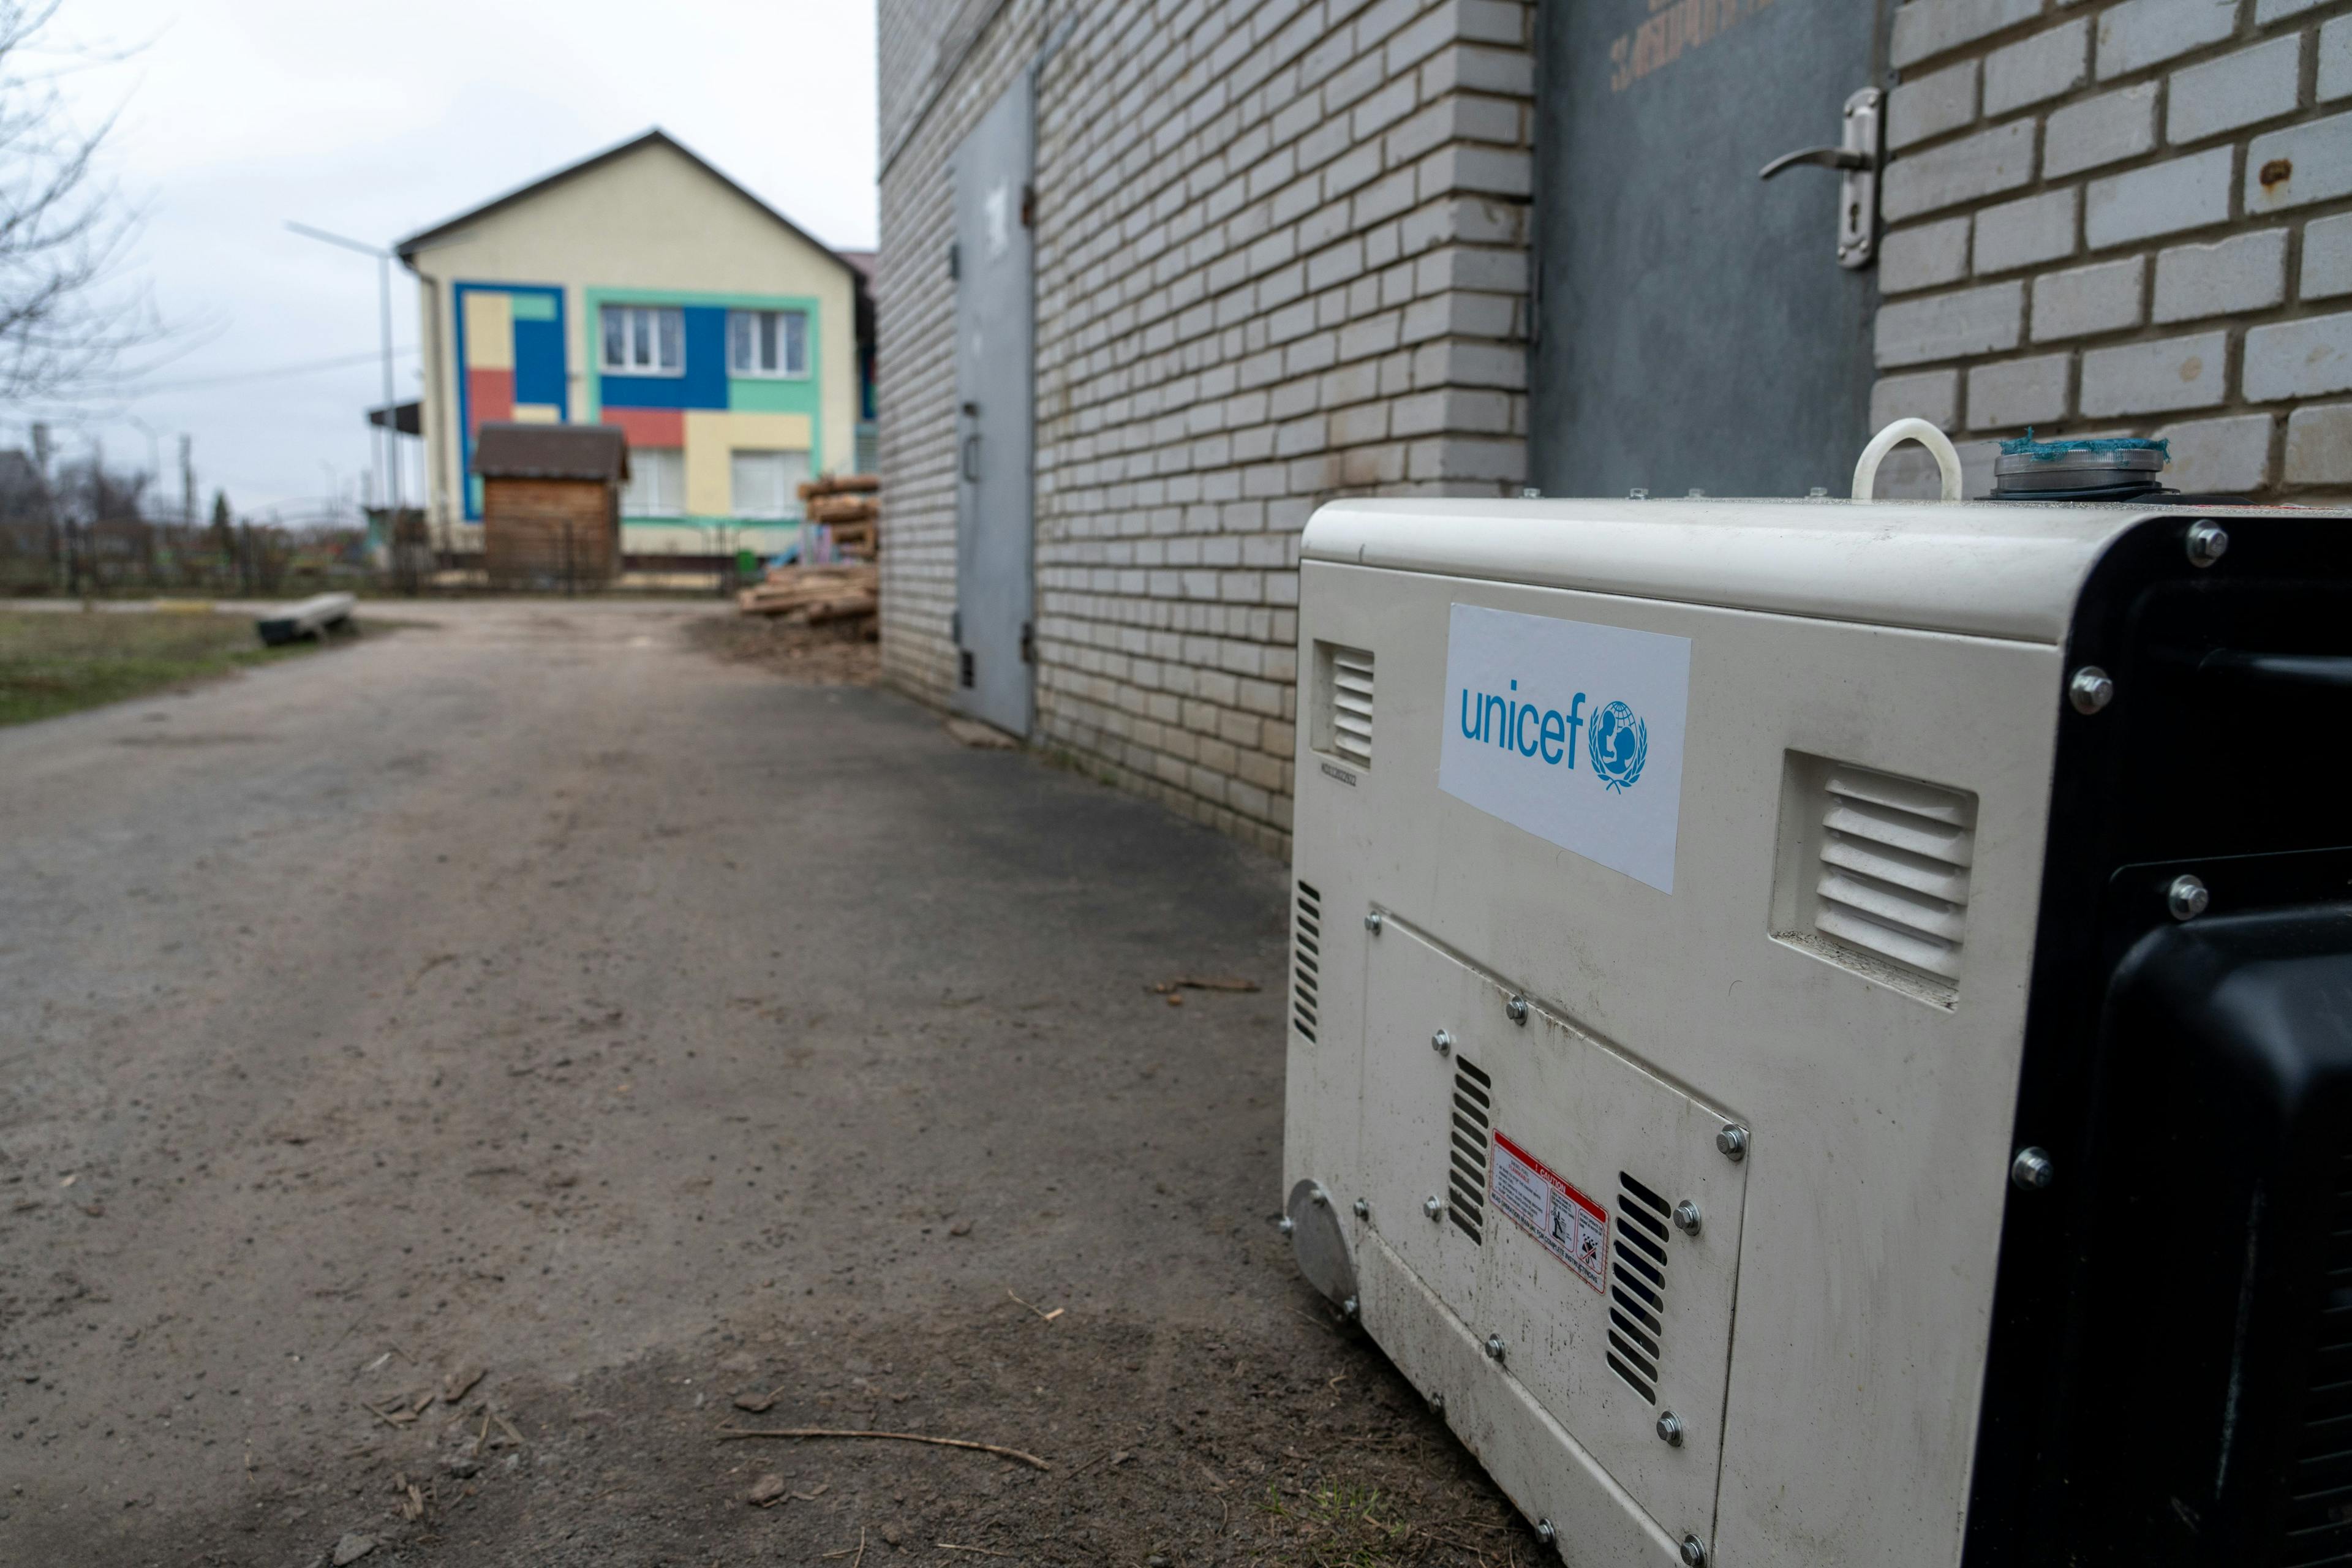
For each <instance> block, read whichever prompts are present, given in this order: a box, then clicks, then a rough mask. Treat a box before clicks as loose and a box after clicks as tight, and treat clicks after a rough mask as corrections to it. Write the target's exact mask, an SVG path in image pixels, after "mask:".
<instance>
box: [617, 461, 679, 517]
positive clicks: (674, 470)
mask: <svg viewBox="0 0 2352 1568" xmlns="http://www.w3.org/2000/svg"><path fill="white" fill-rule="evenodd" d="M657 455H658V456H657ZM648 459H652V460H648ZM665 459H675V461H674V462H672V461H668V460H665ZM656 473H660V474H666V475H667V474H675V475H676V476H677V494H676V495H674V496H673V495H667V494H665V495H662V496H659V497H656V498H655V500H656V501H657V502H658V503H660V504H656V505H651V506H642V505H640V504H639V497H640V496H641V495H642V494H643V487H644V486H645V485H646V481H647V480H649V479H652V478H653V476H654V475H655V474H656ZM685 515H686V448H685V447H639V448H637V449H636V450H635V451H634V452H631V453H630V454H629V480H628V483H627V484H626V485H625V486H624V487H623V488H622V490H621V516H622V517H623V519H628V518H644V517H684V516H685Z"/></svg>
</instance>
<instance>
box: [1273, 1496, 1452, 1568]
mask: <svg viewBox="0 0 2352 1568" xmlns="http://www.w3.org/2000/svg"><path fill="white" fill-rule="evenodd" d="M1258 1508H1259V1510H1260V1511H1261V1512H1263V1513H1266V1514H1269V1515H1271V1516H1272V1517H1274V1518H1275V1519H1277V1520H1280V1521H1284V1523H1285V1524H1286V1526H1287V1527H1288V1529H1287V1531H1286V1533H1287V1534H1288V1536H1289V1540H1288V1541H1287V1542H1286V1545H1287V1546H1288V1548H1289V1551H1288V1552H1287V1553H1286V1554H1285V1555H1284V1557H1282V1558H1281V1559H1279V1561H1284V1562H1289V1563H1300V1564H1302V1565H1311V1568H1387V1565H1389V1564H1392V1563H1417V1562H1420V1561H1422V1560H1423V1543H1421V1542H1415V1541H1414V1540H1413V1539H1412V1538H1413V1536H1414V1534H1415V1531H1414V1527H1413V1526H1412V1524H1410V1523H1407V1522H1404V1521H1401V1520H1399V1519H1397V1518H1395V1517H1394V1514H1395V1512H1396V1511H1397V1510H1393V1509H1392V1508H1391V1500H1390V1498H1389V1497H1388V1496H1387V1494H1385V1493H1383V1492H1382V1491H1381V1489H1380V1488H1378V1487H1371V1486H1360V1485H1354V1484H1350V1483H1349V1482H1346V1481H1324V1482H1321V1483H1320V1484H1318V1486H1317V1487H1316V1488H1315V1489H1314V1490H1312V1491H1307V1492H1301V1493H1295V1494H1293V1495H1291V1496H1289V1497H1285V1496H1284V1495H1283V1493H1282V1489H1281V1488H1280V1487H1279V1486H1278V1485H1276V1483H1275V1482H1273V1481H1268V1482H1267V1483H1266V1488H1265V1497H1264V1498H1263V1499H1262V1500H1260V1501H1259V1503H1258ZM1383 1514H1388V1515H1391V1517H1389V1518H1382V1517H1381V1516H1382V1515H1383Z"/></svg>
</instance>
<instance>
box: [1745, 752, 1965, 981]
mask: <svg viewBox="0 0 2352 1568" xmlns="http://www.w3.org/2000/svg"><path fill="white" fill-rule="evenodd" d="M1789 760H1790V772H1789V780H1788V785H1787V788H1788V795H1787V800H1788V805H1787V806H1786V807H1785V808H1784V816H1783V821H1784V823H1786V825H1787V827H1788V829H1789V832H1790V839H1789V840H1788V850H1787V853H1788V855H1789V857H1790V858H1784V859H1783V861H1782V866H1781V876H1780V884H1781V885H1780V889H1777V890H1776V892H1775V899H1774V901H1775V908H1776V910H1779V911H1780V912H1779V913H1776V915H1775V925H1776V928H1777V929H1776V934H1778V935H1779V936H1780V938H1781V939H1782V940H1783V941H1789V942H1795V943H1796V944H1798V945H1800V946H1802V947H1805V948H1808V949H1810V950H1811V951H1812V952H1815V953H1817V954H1819V955H1820V956H1822V957H1824V958H1828V959H1831V960H1832V961H1834V962H1836V963H1843V964H1845V965H1846V966H1847V967H1849V968H1852V969H1854V970H1856V971H1858V972H1860V973H1863V974H1865V975H1867V976H1869V977H1870V978H1871V979H1873V980H1876V981H1878V982H1880V983H1881V984H1892V985H1895V986H1898V987H1900V988H1903V989H1906V990H1911V991H1914V992H1916V993H1917V994H1922V995H1924V996H1927V997H1928V998H1930V999H1932V1000H1935V1001H1937V1002H1939V1003H1942V1004H1943V1005H1947V1006H1948V1005H1951V1004H1952V1002H1953V1000H1954V999H1955V997H1956V996H1957V994H1958V980H1959V978H1960V967H1961V961H1962V957H1963V952H1962V945H1961V944H1962V939H1963V937H1964V935H1965V933H1966V929H1967V925H1968V913H1969V868H1970V867H1971V866H1973V865H1974V863H1975V860H1976V810H1977V803H1976V796H1974V795H1970V794H1969V793H1968V792H1966V791H1964V790H1956V789H1947V788H1945V787H1943V786H1941V785H1939V784H1922V783H1919V782H1917V781H1916V780H1912V779H1902V778H1895V777H1894V776H1893V775H1891V774H1887V773H1874V772H1873V771H1871V770H1870V769H1867V768H1857V767H1854V766H1853V765H1851V764H1849V763H1839V762H1832V761H1831V760H1829V759H1827V758H1822V757H1809V756H1804V755H1801V754H1799V753H1791V754H1790V759H1789Z"/></svg>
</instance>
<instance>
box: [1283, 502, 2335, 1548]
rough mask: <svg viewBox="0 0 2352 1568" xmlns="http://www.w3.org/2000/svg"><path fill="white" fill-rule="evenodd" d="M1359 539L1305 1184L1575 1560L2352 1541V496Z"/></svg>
mask: <svg viewBox="0 0 2352 1568" xmlns="http://www.w3.org/2000/svg"><path fill="white" fill-rule="evenodd" d="M1302 554H1303V557H1304V559H1303V562H1302V565H1301V584H1300V594H1301V601H1300V629H1299V660H1300V668H1299V706H1300V712H1299V724H1298V748H1297V826H1296V840H1295V877H1296V887H1295V889H1294V891H1295V895H1296V904H1295V910H1294V932H1293V939H1292V940H1293V946H1292V972H1291V976H1290V984H1291V995H1290V997H1289V1006H1290V1028H1289V1070H1288V1110H1287V1117H1286V1148H1285V1159H1284V1183H1285V1188H1286V1194H1287V1199H1286V1205H1285V1215H1286V1218H1285V1222H1284V1223H1285V1228H1286V1229H1287V1230H1288V1231H1289V1232H1290V1233H1291V1237H1292V1241H1293V1244H1294V1246H1295V1247H1296V1251H1297V1260H1298V1263H1299V1266H1300V1268H1302V1269H1303V1270H1304V1272H1305V1273H1306V1275H1307V1278H1308V1279H1310V1280H1312V1281H1313V1282H1314V1284H1315V1285H1316V1286H1317V1287H1318V1289H1321V1290H1322V1291H1323V1292H1324V1293H1325V1294H1327V1295H1328V1297H1329V1298H1330V1299H1331V1300H1333V1301H1334V1302H1335V1303H1336V1304H1338V1305H1339V1307H1340V1309H1341V1310H1344V1311H1345V1312H1347V1313H1348V1314H1349V1315H1350V1316H1353V1317H1355V1318H1356V1319H1357V1320H1358V1321H1360V1323H1361V1325H1362V1328H1363V1330H1364V1331H1365V1332H1367V1333H1369V1334H1370V1336H1371V1337H1372V1339H1373V1340H1374V1341H1375V1342H1378V1344H1379V1345H1380V1346H1381V1349H1382V1350H1383V1351H1384V1352H1386V1353H1387V1354H1388V1355H1389V1356H1390V1358H1391V1360H1392V1361H1393V1362H1394V1363H1395V1364H1396V1366H1397V1367H1398V1368H1399V1370H1400V1371H1401V1372H1402V1373H1403V1374H1404V1376H1405V1377H1407V1378H1408V1379H1410V1380H1411V1381H1412V1384H1414V1385H1415V1386H1416V1387H1417V1388H1419V1389H1420V1390H1421V1391H1422V1393H1423V1394H1424V1395H1425V1397H1426V1398H1427V1399H1428V1401H1429V1403H1430V1405H1431V1407H1432V1408H1433V1409H1436V1410H1440V1411H1442V1413H1443V1415H1444V1420H1445V1421H1446V1422H1447V1424H1448V1425H1449V1426H1451V1427H1452V1428H1453V1430H1454V1432H1455V1433H1456V1434H1457V1435H1458V1436H1460V1438H1461V1440H1462V1441H1463V1442H1464V1443H1465V1445H1466V1446H1467V1447H1469V1448H1470V1450H1471V1451H1472V1452H1473V1453H1475V1455H1476V1456H1477V1457H1478V1458H1479V1460H1480V1461H1481V1462H1482V1463H1483V1464H1484V1465H1485V1466H1486V1468H1487V1469H1488V1471H1489V1472H1490V1473H1491V1474H1492V1475H1493V1476H1494V1478H1495V1479H1496V1482H1497V1483H1498V1484H1499V1485H1500V1486H1501V1487H1502V1488H1503V1489H1504V1490H1505V1491H1506V1492H1507V1493H1508V1494H1509V1496H1510V1497H1511V1498H1512V1500H1514V1501H1515V1502H1516V1503H1517V1506H1518V1507H1519V1508H1520V1509H1521V1510H1524V1511H1525V1513H1526V1514H1527V1516H1528V1518H1529V1519H1530V1520H1531V1521H1536V1529H1537V1531H1538V1534H1539V1535H1541V1536H1542V1537H1543V1538H1544V1539H1546V1540H1547V1541H1549V1542H1553V1543H1554V1545H1555V1546H1556V1548H1557V1550H1558V1551H1559V1553H1560V1554H1561V1556H1562V1557H1563V1558H1564V1559H1565V1560H1566V1561H1567V1562H1568V1563H1572V1564H1577V1565H1580V1568H1581V1565H1586V1564H1591V1565H1594V1568H1619V1565H1627V1568H1630V1565H1633V1564H1645V1563H1646V1564H1657V1565H1659V1568H1667V1565H1672V1564H1686V1565H1691V1568H1697V1565H1700V1564H1705V1563H1719V1564H1723V1565H1724V1568H1766V1565H1770V1568H1931V1565H1932V1568H1948V1565H1951V1564H1957V1563H1965V1564H1968V1565H1969V1568H1991V1565H1996V1564H2001V1565H2006V1564H2029V1563H2030V1564H2053V1565H2054V1564H2070V1565H2071V1564H2106V1563H2114V1564H2131V1565H2133V1568H2156V1565H2159V1564H2166V1565H2169V1564H2184V1565H2185V1564H2197V1565H2200V1568H2205V1565H2211V1568H2220V1565H2221V1564H2232V1565H2235V1564H2263V1565H2268V1568H2312V1565H2315V1564H2320V1563H2352V847H2347V846H2352V783H2347V773H2346V758H2347V755H2352V745H2347V738H2352V521H2347V517H2346V516H2345V515H2344V514H2342V513H2336V514H2330V513H2326V512H2322V511H2316V510H2294V509H2288V508H2252V507H2244V508H2231V507H2210V506H2201V505H2179V504H2173V505H2160V504H2159V505H2138V506H2128V505H2053V504H2033V503H2031V502H2022V503H2021V502H2015V501H1995V502H1981V503H1958V504H1906V503H1889V502H1881V503H1870V504H1863V503H1853V502H1846V501H1834V500H1811V501H1787V502H1780V501H1731V500H1701V499H1693V500H1641V499H1635V500H1622V501H1590V500H1575V501H1570V500H1522V501H1499V500H1497V501H1475V500H1349V501H1338V502H1334V503H1331V504H1329V505H1327V506H1325V507H1324V508H1323V509H1322V510H1319V511H1318V513H1317V514H1316V516H1315V518H1314V520H1313V521H1311V523H1310V524H1309V525H1308V527H1307V532H1306V536H1305V540H1304V544H1303V548H1302Z"/></svg>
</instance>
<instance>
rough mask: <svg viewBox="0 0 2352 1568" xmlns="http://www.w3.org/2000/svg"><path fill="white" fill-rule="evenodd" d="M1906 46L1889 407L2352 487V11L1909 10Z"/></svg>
mask: <svg viewBox="0 0 2352 1568" xmlns="http://www.w3.org/2000/svg"><path fill="white" fill-rule="evenodd" d="M1891 56H1892V60H1893V63H1894V65H1895V68H1896V70H1897V71H1898V73H1899V79H1898V81H1897V83H1896V85H1895V88H1894V89H1893V92H1892V94H1891V96H1890V99H1889V110H1888V113H1889V132H1890V137H1889V152H1890V163H1889V167H1888V169H1887V172H1886V177H1885V191H1884V195H1883V202H1882V205H1883V211H1884V216H1885V219H1886V221H1887V223H1888V225H1889V228H1888V232H1887V234H1886V237H1885V247H1884V249H1883V251H1882V253H1881V261H1880V264H1879V269H1878V270H1879V287H1880V290H1881V293H1882V295H1883V297H1884V301H1885V302H1884V304H1883V305H1882V307H1881V310H1880V321H1879V330H1878V336H1877V349H1878V363H1879V364H1880V366H1881V368H1882V371H1883V372H1884V375H1883V378H1882V379H1881V381H1880V382H1879V384H1878V386H1877V388H1876V390H1875V392H1874V396H1873V398H1872V410H1873V416H1874V417H1879V416H1887V417H1892V416H1895V415H1897V414H1917V415H1920V416H1923V417H1926V418H1930V419H1933V420H1935V421H1936V422H1937V423H1938V424H1939V425H1942V426H1944V427H1945V428H1947V429H1948V430H1952V431H1954V432H1956V433H1959V432H1965V433H1968V434H1969V435H1971V436H1972V437H2001V436H2009V435H2016V434H2021V433H2022V431H2023V429H2024V428H2025V426H2029V425H2030V426H2033V427H2034V428H2035V429H2036V431H2037V432H2039V433H2041V434H2044V435H2047V434H2052V433H2053V432H2054V433H2069V434H2088V433H2098V434H2116V433H2124V432H2129V433H2136V434H2147V435H2161V436H2163V437H2166V438H2167V439H2168V440H2170V441H2171V442H2172V443H2173V463H2172V466H2171V468H2169V469H2168V472H2167V475H2166V479H2167V482H2168V483H2170V484H2173V485H2175V486H2177V487H2179V488H2181V489H2189V490H2197V491H2210V492H2215V493H2224V494H2243V495H2248V496H2256V497H2264V498H2271V497H2284V496H2289V495H2294V496H2303V497H2309V498H2312V499H2320V498H2322V497H2325V498H2326V499H2336V498H2337V497H2339V496H2342V495H2344V494H2346V493H2347V490H2352V456H2347V454H2346V452H2345V449H2344V447H2345V442H2346V441H2347V439H2352V310H2346V308H2345V307H2346V297H2347V296H2352V210H2347V208H2352V101H2347V100H2352V4H2347V0H1908V3H1907V4H1903V5H1898V6H1897V8H1896V10H1895V26H1894V33H1893V45H1892V50H1891ZM1963 87H1965V88H1966V89H1967V90H1966V91H1965V92H1964V91H1962V90H1961V89H1962V88H1963ZM1906 96H1907V98H1908V100H1909V102H1910V107H1909V108H1908V109H1906V108H1904V107H1903V106H1904V104H1905V102H1906ZM1964 104H1965V105H1968V106H1969V107H1968V108H1967V109H1966V110H1963V108H1962V106H1963V105H1964ZM1898 128H1899V129H1898ZM2012 321H2014V328H2012ZM1964 452H1965V454H1966V455H1967V456H1969V458H1970V459H1971V461H1972V462H1975V463H1978V464H1979V465H1980V464H1981V462H1982V456H1981V449H1980V448H1979V447H1978V446H1977V444H1976V443H1975V442H1973V441H1972V442H1970V443H1969V445H1968V446H1966V447H1964Z"/></svg>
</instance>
